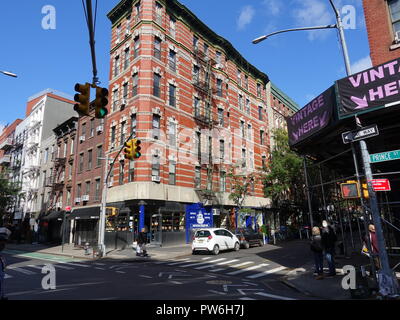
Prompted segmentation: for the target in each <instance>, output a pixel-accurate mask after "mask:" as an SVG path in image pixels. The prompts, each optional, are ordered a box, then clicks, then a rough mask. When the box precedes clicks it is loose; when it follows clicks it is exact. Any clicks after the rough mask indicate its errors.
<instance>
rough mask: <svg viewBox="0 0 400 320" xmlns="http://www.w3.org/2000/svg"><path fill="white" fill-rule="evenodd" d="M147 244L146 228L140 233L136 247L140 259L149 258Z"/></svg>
mask: <svg viewBox="0 0 400 320" xmlns="http://www.w3.org/2000/svg"><path fill="white" fill-rule="evenodd" d="M146 243H147V235H146V228H142V230H141V232H140V233H139V236H138V240H137V246H136V255H137V256H140V257H147V256H148V254H147V251H146Z"/></svg>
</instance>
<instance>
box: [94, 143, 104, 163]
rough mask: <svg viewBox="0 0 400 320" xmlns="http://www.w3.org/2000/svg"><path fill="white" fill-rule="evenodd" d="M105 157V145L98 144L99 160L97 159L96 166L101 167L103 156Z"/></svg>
mask: <svg viewBox="0 0 400 320" xmlns="http://www.w3.org/2000/svg"><path fill="white" fill-rule="evenodd" d="M101 157H103V146H97V161H96V166H97V167H100V166H101V161H102V160H101V159H99V158H101Z"/></svg>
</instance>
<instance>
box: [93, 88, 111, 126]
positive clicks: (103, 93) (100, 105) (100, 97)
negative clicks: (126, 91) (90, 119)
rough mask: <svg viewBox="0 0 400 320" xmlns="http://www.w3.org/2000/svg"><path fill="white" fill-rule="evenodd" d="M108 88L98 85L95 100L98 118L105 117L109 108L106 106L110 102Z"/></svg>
mask: <svg viewBox="0 0 400 320" xmlns="http://www.w3.org/2000/svg"><path fill="white" fill-rule="evenodd" d="M107 97H108V90H107V89H106V88H100V87H96V100H94V107H95V110H96V113H95V117H96V118H97V119H103V118H104V117H105V116H106V115H107V113H108V110H107V108H106V107H105V106H106V105H107V104H108V99H107Z"/></svg>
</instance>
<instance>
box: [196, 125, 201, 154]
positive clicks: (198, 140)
mask: <svg viewBox="0 0 400 320" xmlns="http://www.w3.org/2000/svg"><path fill="white" fill-rule="evenodd" d="M195 150H196V152H197V158H198V159H199V161H200V160H201V133H200V132H196V138H195Z"/></svg>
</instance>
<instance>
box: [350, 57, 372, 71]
mask: <svg viewBox="0 0 400 320" xmlns="http://www.w3.org/2000/svg"><path fill="white" fill-rule="evenodd" d="M371 67H372V62H371V58H370V56H366V57H364V58H361V59H360V60H358V61H356V62H354V63H353V64H352V65H351V72H352V73H353V74H354V73H358V72H361V71H363V70H365V69H369V68H371Z"/></svg>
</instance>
